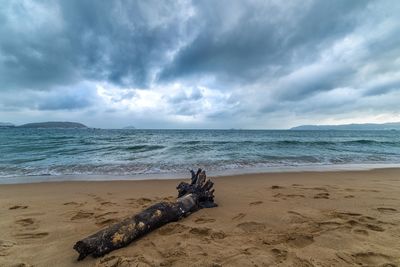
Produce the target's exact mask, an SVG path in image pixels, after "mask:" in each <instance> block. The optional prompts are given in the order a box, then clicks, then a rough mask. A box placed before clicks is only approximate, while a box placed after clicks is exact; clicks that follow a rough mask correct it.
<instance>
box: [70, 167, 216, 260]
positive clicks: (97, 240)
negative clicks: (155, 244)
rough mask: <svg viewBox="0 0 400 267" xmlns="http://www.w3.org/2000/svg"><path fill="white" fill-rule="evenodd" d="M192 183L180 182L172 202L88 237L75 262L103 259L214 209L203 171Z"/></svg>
mask: <svg viewBox="0 0 400 267" xmlns="http://www.w3.org/2000/svg"><path fill="white" fill-rule="evenodd" d="M191 173H192V179H191V183H190V184H188V183H185V182H182V183H180V184H179V185H178V186H177V189H178V198H177V200H176V201H175V202H160V203H157V204H154V205H152V206H150V207H148V208H147V209H145V210H143V211H142V212H140V213H139V214H136V215H134V216H132V217H130V218H127V219H125V220H123V221H122V222H120V223H117V224H114V225H111V226H109V227H107V228H105V229H103V230H101V231H99V232H97V233H95V234H93V235H91V236H89V237H86V238H84V239H82V240H80V241H78V242H77V243H76V244H75V245H74V249H75V250H76V251H77V252H78V253H79V257H78V260H82V259H84V258H85V257H86V256H88V255H92V256H94V257H99V256H102V255H104V254H106V253H108V252H110V251H113V250H115V249H118V248H121V247H125V246H127V245H128V244H130V243H131V242H132V241H134V240H135V239H138V238H139V237H141V236H143V235H145V234H147V233H149V232H151V231H152V230H154V229H156V228H159V227H161V226H163V225H164V224H167V223H169V222H174V221H178V220H180V219H182V218H183V217H186V216H188V215H189V214H190V213H192V212H195V211H197V210H199V209H201V208H212V207H216V206H217V204H215V203H214V195H213V193H214V190H211V188H212V187H213V185H214V183H213V182H212V181H211V180H207V178H206V173H205V171H202V170H201V169H199V170H198V171H197V173H195V172H194V171H191Z"/></svg>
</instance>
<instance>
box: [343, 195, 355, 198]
mask: <svg viewBox="0 0 400 267" xmlns="http://www.w3.org/2000/svg"><path fill="white" fill-rule="evenodd" d="M344 198H354V196H353V195H347V196H344Z"/></svg>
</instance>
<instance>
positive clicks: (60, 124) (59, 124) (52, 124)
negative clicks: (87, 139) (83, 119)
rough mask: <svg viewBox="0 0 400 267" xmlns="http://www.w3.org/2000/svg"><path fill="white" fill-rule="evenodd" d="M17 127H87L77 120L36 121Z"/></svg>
mask: <svg viewBox="0 0 400 267" xmlns="http://www.w3.org/2000/svg"><path fill="white" fill-rule="evenodd" d="M17 128H46V129H49V128H58V129H86V128H88V127H87V126H86V125H84V124H82V123H78V122H69V121H48V122H36V123H27V124H23V125H20V126H17Z"/></svg>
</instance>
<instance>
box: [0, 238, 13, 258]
mask: <svg viewBox="0 0 400 267" xmlns="http://www.w3.org/2000/svg"><path fill="white" fill-rule="evenodd" d="M14 245H15V243H14V242H11V241H7V240H0V256H7V255H9V252H8V250H9V249H10V248H12V247H13V246H14Z"/></svg>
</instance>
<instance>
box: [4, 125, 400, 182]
mask: <svg viewBox="0 0 400 267" xmlns="http://www.w3.org/2000/svg"><path fill="white" fill-rule="evenodd" d="M382 164H384V165H385V164H390V165H396V164H398V165H399V166H400V131H290V130H287V131H286V130H282V131H280V130H276V131H272V130H271V131H270V130H102V129H17V128H15V129H0V183H13V182H21V181H24V182H26V181H31V182H32V181H39V180H40V179H42V180H43V177H46V178H45V179H46V180H57V179H59V178H60V177H63V180H65V179H71V180H73V179H82V177H84V179H88V180H90V179H96V178H98V177H122V176H128V177H140V175H142V177H145V175H148V176H149V177H156V176H157V175H162V174H164V175H171V177H174V175H177V174H184V173H186V172H187V170H188V169H190V168H197V167H202V168H205V169H206V170H207V171H208V172H209V173H210V172H211V173H212V174H216V173H223V172H235V173H246V172H252V171H268V170H289V169H295V170H296V169H308V168H311V169H312V168H315V167H328V168H329V167H335V166H354V165H359V166H372V167H373V166H378V165H382ZM143 175H144V176H143Z"/></svg>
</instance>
